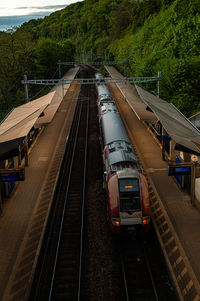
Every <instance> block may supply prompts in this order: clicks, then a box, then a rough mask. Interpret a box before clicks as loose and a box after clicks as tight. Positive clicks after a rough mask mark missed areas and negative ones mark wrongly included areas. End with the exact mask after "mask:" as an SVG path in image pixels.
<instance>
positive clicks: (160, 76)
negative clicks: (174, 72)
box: [158, 71, 162, 97]
mask: <svg viewBox="0 0 200 301" xmlns="http://www.w3.org/2000/svg"><path fill="white" fill-rule="evenodd" d="M161 79H162V72H161V71H159V72H158V97H160V81H161Z"/></svg>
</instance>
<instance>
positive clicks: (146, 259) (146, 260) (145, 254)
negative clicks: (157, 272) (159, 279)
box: [143, 246, 159, 301]
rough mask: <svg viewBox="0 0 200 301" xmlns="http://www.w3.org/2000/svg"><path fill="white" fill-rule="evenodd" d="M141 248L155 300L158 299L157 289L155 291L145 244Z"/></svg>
mask: <svg viewBox="0 0 200 301" xmlns="http://www.w3.org/2000/svg"><path fill="white" fill-rule="evenodd" d="M143 249H144V256H145V262H146V266H147V269H148V272H149V275H150V278H151V283H152V286H153V291H154V294H155V300H156V301H159V298H158V294H157V291H156V286H155V282H154V280H153V275H152V272H151V267H150V264H149V260H148V256H147V253H146V250H145V246H144V248H143Z"/></svg>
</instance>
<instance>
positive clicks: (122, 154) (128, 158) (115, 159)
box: [108, 150, 138, 166]
mask: <svg viewBox="0 0 200 301" xmlns="http://www.w3.org/2000/svg"><path fill="white" fill-rule="evenodd" d="M124 163H129V164H137V163H138V158H137V157H136V155H135V154H134V153H133V152H130V153H127V152H126V151H125V150H116V151H114V152H113V153H111V154H109V155H108V165H109V166H111V165H115V164H124Z"/></svg>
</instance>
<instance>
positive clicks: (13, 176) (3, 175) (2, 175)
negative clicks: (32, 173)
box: [0, 168, 25, 182]
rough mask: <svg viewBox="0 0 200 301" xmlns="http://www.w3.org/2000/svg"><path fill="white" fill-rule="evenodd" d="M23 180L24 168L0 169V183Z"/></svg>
mask: <svg viewBox="0 0 200 301" xmlns="http://www.w3.org/2000/svg"><path fill="white" fill-rule="evenodd" d="M24 180H25V168H16V169H15V168H10V169H9V168H8V169H0V181H1V182H10V181H24Z"/></svg>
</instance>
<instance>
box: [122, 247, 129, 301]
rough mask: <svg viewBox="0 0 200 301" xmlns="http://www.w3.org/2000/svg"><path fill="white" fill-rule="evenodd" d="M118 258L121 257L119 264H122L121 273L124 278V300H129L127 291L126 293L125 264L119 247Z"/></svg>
mask: <svg viewBox="0 0 200 301" xmlns="http://www.w3.org/2000/svg"><path fill="white" fill-rule="evenodd" d="M120 258H121V266H122V275H123V280H124V288H125V293H126V301H129V300H130V299H129V293H128V285H127V281H126V271H125V264H124V260H123V256H122V250H121V248H120Z"/></svg>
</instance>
